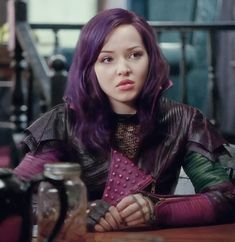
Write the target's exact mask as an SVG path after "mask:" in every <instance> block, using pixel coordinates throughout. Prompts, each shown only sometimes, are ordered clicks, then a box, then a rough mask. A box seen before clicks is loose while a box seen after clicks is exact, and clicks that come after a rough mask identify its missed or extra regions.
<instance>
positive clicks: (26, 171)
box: [14, 150, 60, 180]
mask: <svg viewBox="0 0 235 242" xmlns="http://www.w3.org/2000/svg"><path fill="white" fill-rule="evenodd" d="M59 154H60V152H59V151H57V150H53V151H51V150H50V151H47V152H44V153H39V154H32V153H27V154H26V155H25V157H24V158H23V160H22V161H21V162H20V164H19V165H18V166H17V167H16V168H15V169H14V173H15V174H16V175H17V176H19V177H20V178H21V179H24V180H30V179H32V178H33V177H34V176H35V175H37V174H40V173H42V171H43V168H44V164H46V163H56V162H59V161H60V160H59V158H58V157H59Z"/></svg>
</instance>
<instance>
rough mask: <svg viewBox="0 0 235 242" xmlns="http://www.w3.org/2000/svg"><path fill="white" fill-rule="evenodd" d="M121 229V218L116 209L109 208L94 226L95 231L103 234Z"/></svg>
mask: <svg viewBox="0 0 235 242" xmlns="http://www.w3.org/2000/svg"><path fill="white" fill-rule="evenodd" d="M121 227H123V219H122V218H121V216H120V214H119V212H118V210H117V208H116V207H114V206H111V207H109V210H108V212H106V214H105V216H104V217H102V218H101V219H100V221H99V223H98V224H96V225H95V231H97V232H105V231H111V230H118V229H120V228H121Z"/></svg>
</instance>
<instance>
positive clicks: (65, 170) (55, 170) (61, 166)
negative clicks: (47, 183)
mask: <svg viewBox="0 0 235 242" xmlns="http://www.w3.org/2000/svg"><path fill="white" fill-rule="evenodd" d="M80 172H81V167H80V165H79V164H77V163H69V162H60V163H53V164H45V165H44V175H45V176H50V175H56V176H57V175H58V176H61V175H62V176H63V175H74V174H76V175H79V176H80Z"/></svg>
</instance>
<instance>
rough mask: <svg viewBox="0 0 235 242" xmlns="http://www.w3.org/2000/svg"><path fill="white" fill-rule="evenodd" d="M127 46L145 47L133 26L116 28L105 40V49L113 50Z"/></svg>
mask: <svg viewBox="0 0 235 242" xmlns="http://www.w3.org/2000/svg"><path fill="white" fill-rule="evenodd" d="M125 45H140V46H143V41H142V37H141V35H140V33H139V32H138V31H137V29H136V28H135V27H134V26H133V25H130V24H128V25H121V26H119V27H117V28H115V29H114V30H113V31H112V32H111V33H110V34H109V35H108V36H107V37H106V39H105V42H104V45H103V48H102V49H104V48H111V47H112V48H113V47H120V46H125Z"/></svg>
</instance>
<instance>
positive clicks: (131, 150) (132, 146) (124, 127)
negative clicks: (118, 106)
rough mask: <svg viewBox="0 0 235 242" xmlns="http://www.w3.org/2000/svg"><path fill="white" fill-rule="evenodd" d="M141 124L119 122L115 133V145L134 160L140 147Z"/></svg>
mask: <svg viewBox="0 0 235 242" xmlns="http://www.w3.org/2000/svg"><path fill="white" fill-rule="evenodd" d="M138 134H139V125H137V124H134V123H125V122H118V123H117V129H116V132H115V135H114V143H115V146H116V147H117V148H118V149H119V150H120V151H121V152H122V153H123V154H124V155H126V156H127V157H128V158H129V159H130V160H134V159H135V157H136V154H137V152H138V149H139V143H140V139H139V135H138Z"/></svg>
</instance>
